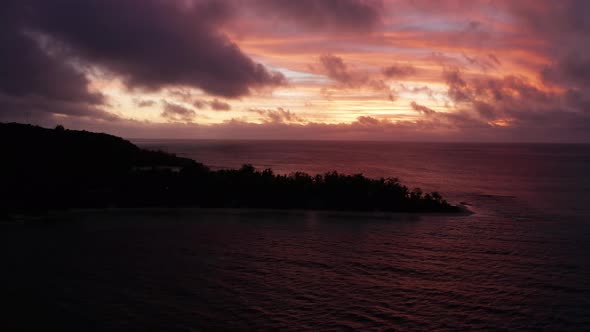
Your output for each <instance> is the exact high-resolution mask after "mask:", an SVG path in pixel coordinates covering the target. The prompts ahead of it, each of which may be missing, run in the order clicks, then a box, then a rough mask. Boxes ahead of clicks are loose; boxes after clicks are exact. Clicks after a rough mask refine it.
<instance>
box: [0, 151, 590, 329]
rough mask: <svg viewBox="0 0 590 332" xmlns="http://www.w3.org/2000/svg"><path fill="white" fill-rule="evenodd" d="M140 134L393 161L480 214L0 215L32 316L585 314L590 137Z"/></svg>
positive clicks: (351, 322) (209, 322)
mask: <svg viewBox="0 0 590 332" xmlns="http://www.w3.org/2000/svg"><path fill="white" fill-rule="evenodd" d="M134 143H136V144H138V145H140V146H141V147H145V148H150V149H161V150H165V151H168V152H173V153H176V154H178V155H180V156H184V157H189V158H193V159H195V160H197V161H200V162H202V163H204V164H206V165H208V166H210V167H211V168H213V169H219V168H234V167H239V166H241V165H242V164H245V163H250V164H253V165H254V166H255V167H257V168H260V169H264V168H272V169H273V170H274V171H275V172H277V173H290V172H294V171H305V172H308V173H323V172H327V171H331V170H337V171H339V172H343V173H363V174H365V175H367V176H370V177H397V178H399V179H400V180H401V182H402V183H404V184H406V185H408V186H409V187H411V188H414V187H420V188H422V189H423V190H424V191H439V192H440V193H442V194H443V196H444V197H445V198H447V199H448V200H449V201H450V202H452V203H459V202H464V203H466V204H468V207H469V209H471V210H472V211H473V212H474V214H472V215H469V216H441V215H431V216H418V215H416V216H406V215H401V216H392V215H387V214H373V215H371V214H356V213H329V212H309V211H308V212H305V211H292V212H271V211H239V210H211V211H194V210H177V211H166V210H159V211H149V210H137V211H127V212H120V211H97V212H93V213H88V212H78V213H72V216H71V219H72V222H70V223H58V224H56V225H53V226H30V225H29V226H27V225H11V226H8V225H3V226H2V229H3V231H2V232H1V233H2V235H4V236H2V238H1V240H2V241H1V243H2V244H1V245H0V246H6V248H2V247H0V249H2V250H3V251H6V250H12V251H17V252H19V255H18V256H17V257H20V258H18V259H17V258H13V259H11V258H10V256H8V255H6V256H8V257H7V258H6V259H5V262H4V263H3V264H4V266H5V267H6V271H9V272H8V273H3V274H4V278H8V279H9V280H8V281H5V282H12V283H13V285H14V289H15V290H14V293H13V294H11V296H12V297H9V298H10V299H12V301H13V302H15V303H13V306H14V305H22V306H24V307H26V306H27V303H29V302H28V301H27V300H28V299H36V300H35V301H34V303H33V306H34V308H33V309H30V310H33V311H42V312H43V314H42V315H41V317H40V318H38V319H39V320H41V321H43V320H46V321H47V322H48V324H49V326H51V325H55V326H60V327H62V328H76V329H78V330H86V331H88V330H94V329H96V330H121V331H123V330H142V331H143V330H167V331H186V330H193V329H194V330H222V329H245V330H274V329H279V330H293V331H300V330H304V329H308V330H322V331H323V330H352V329H354V330H386V329H387V328H392V329H394V330H413V331H432V330H440V331H445V330H447V331H461V330H486V331H487V330H544V331H568V330H569V331H574V330H590V174H589V172H590V145H557V144H555V145H554V144H447V143H436V144H434V143H385V142H302V141H188V140H186V141H185V140H166V141H164V140H163V141H153V140H139V141H135V142H134ZM23 239H26V240H23ZM11 273H13V274H14V280H12V279H10V278H11V275H12V274H11ZM19 273H26V275H27V277H25V278H24V279H23V278H21V279H18V281H16V280H17V276H18V275H19ZM7 275H8V276H7ZM19 301H22V302H23V303H19ZM41 308H47V309H46V310H44V311H43V310H41ZM96 316H98V317H100V319H97V318H96ZM59 317H63V318H64V319H63V320H60V318H59ZM24 324H25V326H26V322H25V323H24Z"/></svg>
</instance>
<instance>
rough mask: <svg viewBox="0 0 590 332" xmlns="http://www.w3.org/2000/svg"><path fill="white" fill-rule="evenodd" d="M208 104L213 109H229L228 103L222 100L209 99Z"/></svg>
mask: <svg viewBox="0 0 590 332" xmlns="http://www.w3.org/2000/svg"><path fill="white" fill-rule="evenodd" d="M209 106H210V107H211V109H212V110H214V111H229V110H231V105H230V104H228V103H225V102H223V101H219V100H217V99H213V100H212V101H210V102H209Z"/></svg>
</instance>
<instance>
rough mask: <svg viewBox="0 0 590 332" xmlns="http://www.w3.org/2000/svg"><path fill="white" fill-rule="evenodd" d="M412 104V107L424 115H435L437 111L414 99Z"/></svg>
mask: <svg viewBox="0 0 590 332" xmlns="http://www.w3.org/2000/svg"><path fill="white" fill-rule="evenodd" d="M410 106H412V109H413V110H414V111H416V112H419V113H422V114H424V115H433V114H435V113H436V111H435V110H433V109H431V108H428V107H426V106H424V105H420V104H418V103H416V102H415V101H412V103H411V104H410Z"/></svg>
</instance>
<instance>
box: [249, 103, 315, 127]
mask: <svg viewBox="0 0 590 332" xmlns="http://www.w3.org/2000/svg"><path fill="white" fill-rule="evenodd" d="M248 111H249V112H253V113H257V114H259V115H261V116H262V119H263V121H264V122H266V123H293V122H295V123H302V122H305V120H304V119H302V118H300V117H299V116H297V115H296V114H295V113H293V112H291V111H289V110H285V109H283V108H282V107H278V108H277V109H276V110H273V109H249V110H248Z"/></svg>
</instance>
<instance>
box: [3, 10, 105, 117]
mask: <svg viewBox="0 0 590 332" xmlns="http://www.w3.org/2000/svg"><path fill="white" fill-rule="evenodd" d="M0 11H1V12H2V13H1V14H0V44H1V45H4V47H5V48H6V51H5V52H1V53H0V73H1V75H0V113H1V114H0V117H1V118H2V119H3V120H5V121H6V120H19V119H23V118H26V119H27V120H28V121H34V120H35V119H42V118H47V117H51V116H52V115H51V114H59V115H61V116H94V117H96V118H97V119H101V120H105V119H110V118H113V117H116V116H115V115H110V114H109V113H108V112H105V111H104V110H102V109H100V107H101V106H102V105H103V104H104V103H105V97H104V96H103V95H102V94H101V93H99V92H94V91H90V89H89V81H88V79H87V78H86V76H85V75H84V74H83V73H82V72H81V71H79V70H78V69H76V68H75V67H74V66H73V65H72V64H71V63H69V62H67V61H65V59H64V58H62V57H60V56H59V55H54V54H51V53H50V52H48V50H46V49H44V48H43V47H42V46H41V45H40V44H39V43H38V42H37V40H36V39H35V36H34V35H33V34H31V33H29V32H28V31H26V29H24V28H23V26H22V25H21V18H20V16H21V14H22V12H21V10H20V5H19V3H18V2H16V1H10V0H9V1H7V2H5V3H3V4H2V8H1V10H0Z"/></svg>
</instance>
